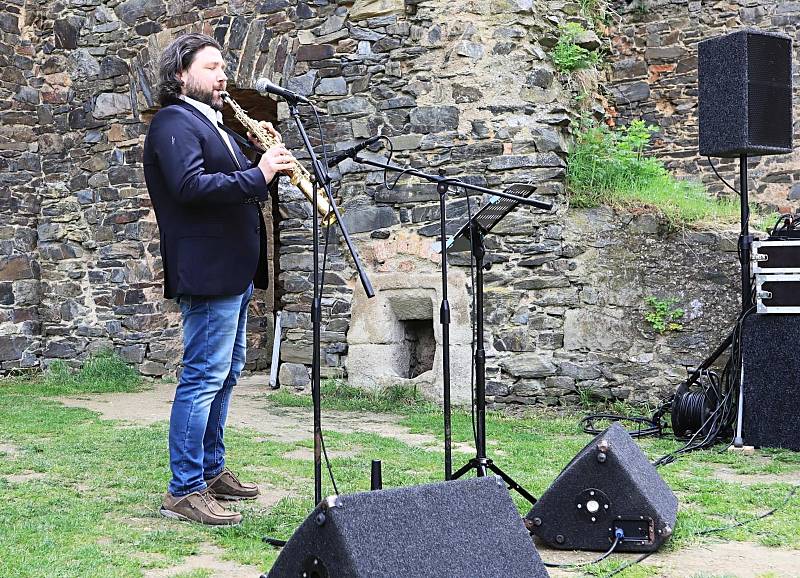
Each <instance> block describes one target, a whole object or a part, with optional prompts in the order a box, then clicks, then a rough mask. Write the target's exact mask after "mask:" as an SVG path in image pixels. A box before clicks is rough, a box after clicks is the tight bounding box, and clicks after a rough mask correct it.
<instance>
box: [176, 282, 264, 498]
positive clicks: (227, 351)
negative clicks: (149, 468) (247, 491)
mask: <svg viewBox="0 0 800 578" xmlns="http://www.w3.org/2000/svg"><path fill="white" fill-rule="evenodd" d="M252 294H253V285H252V284H251V285H250V287H248V288H247V291H245V292H244V293H243V294H241V295H232V296H224V297H203V296H197V295H181V296H179V297H178V303H179V304H180V308H181V318H182V320H183V373H181V379H180V382H179V383H178V387H177V389H176V390H175V400H174V401H173V403H172V414H171V416H170V419H169V465H170V469H171V470H172V480H171V481H170V483H169V488H168V489H169V493H171V494H172V495H173V496H185V495H186V494H190V493H192V492H197V491H202V490H204V489H205V488H206V480H207V479H210V478H213V477H214V476H216V475H217V474H219V473H220V472H221V471H222V470H223V468H224V467H225V443H224V441H223V430H224V428H225V419H226V417H227V415H228V403H229V402H230V399H231V393H232V391H233V386H234V385H236V380H237V379H239V374H240V373H241V372H242V368H243V367H244V362H245V353H246V350H247V343H246V340H245V329H246V326H247V305H248V303H249V302H250V297H251V296H252Z"/></svg>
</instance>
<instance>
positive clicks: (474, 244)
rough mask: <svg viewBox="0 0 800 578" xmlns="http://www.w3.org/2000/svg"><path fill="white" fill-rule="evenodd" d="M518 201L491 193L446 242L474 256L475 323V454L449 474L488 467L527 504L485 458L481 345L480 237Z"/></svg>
mask: <svg viewBox="0 0 800 578" xmlns="http://www.w3.org/2000/svg"><path fill="white" fill-rule="evenodd" d="M535 190H536V187H534V186H533V185H525V184H516V185H511V186H510V187H509V188H508V189H506V190H505V191H504V192H506V193H509V194H512V195H515V196H517V197H528V196H530V195H531V193H533V191H535ZM518 204H519V201H517V200H514V199H508V198H504V197H500V196H491V197H489V200H488V201H487V202H486V204H485V205H484V206H483V207H481V209H480V210H479V211H478V212H477V213H475V215H473V216H472V218H471V219H470V220H469V221H467V222H466V223H464V225H463V226H462V227H461V228H460V229H459V230H458V232H456V234H455V235H453V236H452V237H451V238H450V239H449V240H448V243H447V248H448V249H453V250H455V251H465V250H467V249H470V248H471V249H472V254H473V256H474V257H475V270H476V273H475V287H474V288H473V290H474V291H475V312H474V313H475V320H476V324H477V331H476V338H475V360H474V364H475V406H476V410H475V411H476V414H477V415H476V435H475V437H476V439H475V450H476V453H475V457H474V458H472V459H471V460H469V461H468V462H467V463H466V464H465V465H464V466H463V467H461V469H459V470H457V471H456V472H455V473H454V474H453V479H457V478H460V477H461V476H463V475H464V474H465V473H467V472H468V471H469V470H471V469H473V468H474V469H475V470H476V474H477V475H478V477H483V476H485V475H486V474H487V471H488V470H490V471H492V472H494V473H495V474H497V475H498V476H500V477H501V478H502V479H503V481H504V482H505V483H506V484H507V485H508V487H509V489H511V490H515V491H516V492H518V493H519V494H520V495H521V496H522V497H523V498H525V499H526V500H528V501H529V502H530V503H531V504H535V503H536V498H534V497H533V496H532V495H531V494H530V493H529V492H528V491H527V490H526V489H525V488H523V487H522V486H520V485H519V484H518V483H517V482H515V481H514V480H513V479H512V478H511V476H509V475H508V474H506V473H505V472H504V471H503V470H501V469H500V468H499V467H498V466H496V465H495V464H494V462H493V461H492V460H490V459H489V458H487V457H486V351H485V350H484V348H483V269H484V267H487V268H488V265H484V262H483V258H484V256H485V255H486V248H485V247H484V244H483V239H484V236H485V235H486V233H488V232H489V231H491V230H492V228H493V227H494V226H495V225H496V224H497V223H499V222H500V221H501V220H502V219H503V217H505V216H506V215H507V214H508V213H510V212H511V211H512V210H514V208H515V207H516V206H517V205H518Z"/></svg>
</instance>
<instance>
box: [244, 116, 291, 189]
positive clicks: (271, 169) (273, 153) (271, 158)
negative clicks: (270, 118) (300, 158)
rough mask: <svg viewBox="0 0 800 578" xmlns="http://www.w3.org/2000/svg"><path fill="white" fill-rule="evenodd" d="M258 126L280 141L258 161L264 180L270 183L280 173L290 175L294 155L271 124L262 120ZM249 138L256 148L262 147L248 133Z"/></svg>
mask: <svg viewBox="0 0 800 578" xmlns="http://www.w3.org/2000/svg"><path fill="white" fill-rule="evenodd" d="M258 124H259V125H260V126H261V128H262V129H264V130H266V131H268V132H269V133H270V134H271V135H272V136H273V137H275V140H276V141H278V144H276V145H275V146H272V147H270V148H268V149H267V150H266V151H264V153H263V154H262V155H261V159H260V160H259V161H258V168H260V169H261V172H262V173H264V180H266V181H267V183H269V182H271V181H272V179H273V178H275V175H276V174H278V173H285V174H288V173H290V172H291V170H292V167H294V163H295V160H294V157H293V156H292V153H290V152H289V150H288V149H287V148H286V147H285V146H284V145H283V143H282V142H281V135H280V133H278V131H276V130H275V128H274V127H273V126H272V123H271V122H267V121H264V120H262V121H261V122H260V123H258ZM247 138H249V139H250V142H252V143H253V144H254V145H255V146H260V142H259V141H258V138H257V137H256V136H255V135H253V134H252V133H250V132H248V133H247Z"/></svg>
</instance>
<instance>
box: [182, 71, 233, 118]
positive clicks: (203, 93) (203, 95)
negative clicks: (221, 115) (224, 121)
mask: <svg viewBox="0 0 800 578" xmlns="http://www.w3.org/2000/svg"><path fill="white" fill-rule="evenodd" d="M184 90H185V92H186V96H188V97H189V98H193V99H195V100H196V101H198V102H202V103H203V104H207V105H208V106H210V107H211V108H213V109H214V110H218V111H222V105H223V103H222V99H221V98H219V97H217V99H216V100H215V99H214V92H213V91H211V90H205V89H204V88H203V87H202V86H199V85H198V84H196V83H195V82H194V79H193V78H192V77H191V76H190V77H189V78H188V79H187V80H186V85H185V86H184Z"/></svg>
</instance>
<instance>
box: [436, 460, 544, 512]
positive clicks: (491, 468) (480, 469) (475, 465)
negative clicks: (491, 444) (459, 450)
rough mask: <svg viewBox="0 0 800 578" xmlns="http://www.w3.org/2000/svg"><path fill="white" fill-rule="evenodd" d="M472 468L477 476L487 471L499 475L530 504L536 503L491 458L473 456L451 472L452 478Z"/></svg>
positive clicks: (482, 475)
mask: <svg viewBox="0 0 800 578" xmlns="http://www.w3.org/2000/svg"><path fill="white" fill-rule="evenodd" d="M472 469H474V470H475V472H476V473H477V475H478V477H479V478H482V477H485V476H486V475H487V474H488V472H493V473H494V474H495V475H497V476H500V478H501V479H502V480H503V481H504V482H505V483H506V485H507V486H508V489H509V490H514V491H515V492H517V493H518V494H519V495H520V496H522V497H523V498H525V499H526V500H528V501H529V502H530V503H531V504H535V503H536V498H534V497H533V496H532V495H531V494H530V493H529V492H528V490H526V489H525V488H523V487H522V486H520V485H519V484H518V483H517V482H515V481H514V479H513V478H512V477H511V476H509V475H508V474H507V473H505V472H504V471H503V470H501V469H500V468H499V467H498V466H496V465H495V464H494V462H493V461H492V460H490V459H489V458H479V457H475V458H472V459H471V460H470V461H468V462H467V463H466V464H464V465H463V466H462V467H461V468H460V469H459V470H458V471H457V472H455V473H454V474H453V477H452V479H454V480H456V479H458V478H460V477H461V476H463V475H464V474H466V473H467V472H468V471H470V470H472Z"/></svg>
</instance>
